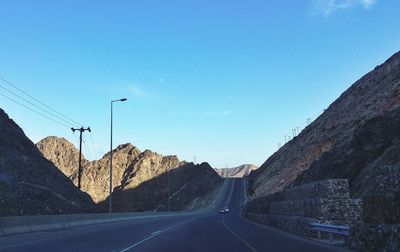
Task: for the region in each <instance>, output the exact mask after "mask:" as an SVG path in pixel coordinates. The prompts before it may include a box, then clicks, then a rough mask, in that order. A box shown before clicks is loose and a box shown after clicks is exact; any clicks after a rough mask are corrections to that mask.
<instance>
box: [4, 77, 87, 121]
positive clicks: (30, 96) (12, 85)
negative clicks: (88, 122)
mask: <svg viewBox="0 0 400 252" xmlns="http://www.w3.org/2000/svg"><path fill="white" fill-rule="evenodd" d="M0 80H1V81H3V82H4V83H6V84H8V85H10V86H11V87H13V88H15V89H16V90H18V91H19V92H21V93H23V94H24V95H26V96H27V97H29V98H31V99H32V100H34V101H35V102H37V103H39V104H40V105H42V106H44V107H46V108H47V109H49V110H51V111H53V112H54V113H56V114H58V115H59V117H62V118H64V119H63V120H68V121H69V123H70V124H73V125H82V124H81V123H79V122H77V121H75V120H73V119H71V118H70V117H68V116H66V115H64V114H62V113H60V112H58V111H57V110H55V109H53V108H52V107H50V106H48V105H46V104H45V103H43V102H41V101H40V100H38V99H36V98H35V97H33V96H32V95H30V94H28V93H27V92H25V91H24V90H22V89H20V88H18V87H17V86H16V85H14V84H12V83H11V82H9V81H8V80H6V79H4V78H3V77H1V76H0ZM47 113H49V114H50V112H47ZM53 116H54V115H53Z"/></svg>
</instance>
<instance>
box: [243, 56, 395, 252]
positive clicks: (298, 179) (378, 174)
mask: <svg viewBox="0 0 400 252" xmlns="http://www.w3.org/2000/svg"><path fill="white" fill-rule="evenodd" d="M250 176H251V179H250V181H249V184H250V185H251V186H250V188H251V189H252V190H253V191H251V192H252V193H253V192H255V194H254V195H253V196H252V199H253V200H255V201H254V202H257V201H259V200H260V199H262V198H263V197H264V196H265V195H269V194H272V193H274V192H279V191H282V190H284V189H287V188H294V187H297V186H301V185H304V184H307V183H311V182H314V181H317V180H324V179H347V180H348V181H349V186H350V196H351V197H352V198H359V199H361V201H362V220H360V221H359V223H356V224H354V225H353V226H352V227H351V232H350V242H349V245H350V247H351V248H354V249H356V250H359V251H397V250H398V249H399V247H400V239H399V237H400V235H399V234H400V218H399V216H400V207H399V206H400V52H398V53H396V54H394V55H393V56H392V57H391V58H389V59H388V60H387V61H386V62H385V63H384V64H382V65H380V66H377V67H376V68H375V69H374V70H373V71H371V72H369V73H368V74H366V75H365V76H363V77H362V78H361V79H360V80H358V81H357V82H356V83H354V84H353V85H352V86H351V87H350V88H349V89H348V90H347V91H345V92H344V93H343V94H342V95H341V96H340V97H339V98H338V99H337V100H336V101H335V102H334V103H332V104H331V105H330V106H329V108H328V109H327V110H326V111H325V112H324V113H323V114H322V115H321V116H320V117H319V118H317V120H315V121H314V122H313V123H312V124H311V125H309V126H307V127H306V128H305V129H304V130H303V131H302V132H301V133H300V134H299V135H298V136H297V137H296V138H294V139H293V140H292V141H290V142H288V143H287V144H286V145H285V146H283V147H282V148H281V149H280V150H279V151H277V152H276V153H275V154H273V155H272V156H271V157H270V158H269V159H268V160H267V161H266V162H265V163H264V164H263V165H262V166H261V168H260V169H258V170H256V171H255V172H253V173H252V174H251V175H250ZM361 201H360V202H361ZM253 204H255V203H253ZM353 208H355V206H353Z"/></svg>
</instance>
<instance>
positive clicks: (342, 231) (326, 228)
mask: <svg viewBox="0 0 400 252" xmlns="http://www.w3.org/2000/svg"><path fill="white" fill-rule="evenodd" d="M310 225H311V230H314V231H317V237H318V239H321V233H322V232H323V233H328V235H329V241H330V242H333V235H334V234H335V235H340V236H343V237H345V240H347V238H348V237H349V235H350V227H349V226H336V225H330V224H320V223H310Z"/></svg>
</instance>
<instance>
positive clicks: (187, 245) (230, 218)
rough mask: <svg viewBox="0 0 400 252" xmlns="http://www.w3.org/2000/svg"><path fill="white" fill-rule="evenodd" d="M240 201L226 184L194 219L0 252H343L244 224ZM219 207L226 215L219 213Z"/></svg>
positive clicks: (10, 241)
mask: <svg viewBox="0 0 400 252" xmlns="http://www.w3.org/2000/svg"><path fill="white" fill-rule="evenodd" d="M243 199H244V190H243V180H241V179H229V180H227V181H226V183H225V185H224V186H223V188H222V189H221V192H220V194H219V196H218V198H217V199H216V200H215V202H214V204H213V206H210V207H208V208H206V209H203V210H201V211H198V212H195V213H193V214H187V215H179V214H178V215H172V216H166V217H165V216H164V217H153V218H149V217H146V218H143V219H140V220H132V221H121V222H114V223H107V224H96V225H87V226H81V227H74V228H70V229H63V230H56V231H51V232H50V231H49V232H38V233H31V234H23V235H14V236H8V237H2V238H0V251H8V252H13V251H116V252H125V251H146V252H147V251H149V252H151V251H171V252H172V251H173V252H179V251H185V252H194V251H199V252H200V251H201V252H204V251H229V252H234V251H249V252H255V251H260V252H261V251H273V252H276V251H344V250H343V249H340V248H335V247H330V246H327V245H325V244H320V243H318V242H315V241H311V240H307V239H303V238H300V237H297V236H294V235H291V234H288V233H285V232H283V231H279V230H276V229H273V228H269V227H265V226H262V225H259V224H255V223H252V222H250V221H247V220H245V219H243V218H242V217H240V205H241V203H242V202H243ZM223 206H228V207H229V208H230V209H231V212H230V213H226V214H219V213H218V209H219V208H220V207H223Z"/></svg>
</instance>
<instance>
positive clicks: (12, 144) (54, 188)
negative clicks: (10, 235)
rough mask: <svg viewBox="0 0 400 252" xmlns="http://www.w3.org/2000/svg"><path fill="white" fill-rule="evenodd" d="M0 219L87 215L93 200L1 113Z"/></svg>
mask: <svg viewBox="0 0 400 252" xmlns="http://www.w3.org/2000/svg"><path fill="white" fill-rule="evenodd" d="M0 142H1V144H0V216H13V215H36V214H62V213H82V212H88V211H90V210H91V208H92V207H93V206H94V204H93V202H92V200H91V199H90V197H89V196H88V195H87V194H86V193H83V192H81V191H80V190H78V189H77V188H76V187H75V186H74V185H73V183H72V182H71V181H70V180H69V179H68V178H67V177H66V176H65V175H64V174H63V173H62V172H61V171H60V170H59V169H57V167H55V166H54V165H53V164H52V163H51V162H49V161H48V160H47V159H46V158H44V157H43V156H42V154H41V153H40V152H39V151H38V149H37V148H36V147H35V145H34V144H33V143H32V142H31V141H30V140H29V139H28V138H27V137H26V136H25V134H24V132H23V131H22V129H21V128H20V127H19V126H18V125H17V124H16V123H15V122H14V121H13V120H11V119H10V118H9V117H8V115H7V114H6V113H5V112H4V111H3V110H2V109H0Z"/></svg>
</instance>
